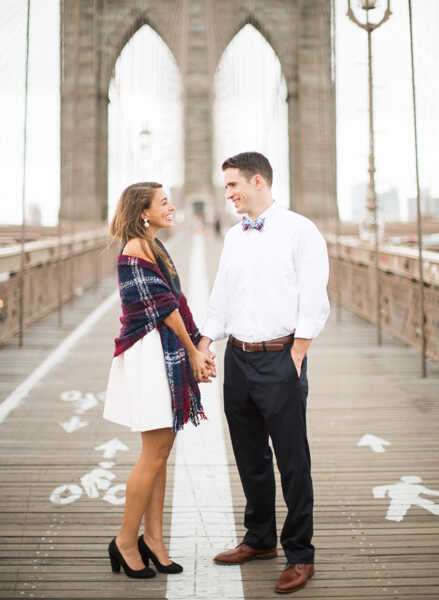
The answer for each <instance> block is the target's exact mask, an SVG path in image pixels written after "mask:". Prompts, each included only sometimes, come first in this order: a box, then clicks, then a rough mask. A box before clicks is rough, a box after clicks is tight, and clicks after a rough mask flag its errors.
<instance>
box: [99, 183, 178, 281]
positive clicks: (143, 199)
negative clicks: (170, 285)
mask: <svg viewBox="0 0 439 600" xmlns="http://www.w3.org/2000/svg"><path fill="white" fill-rule="evenodd" d="M162 187H163V186H162V184H161V183H157V182H156V181H144V182H141V183H133V184H132V185H129V186H128V187H127V188H126V189H125V190H124V191H123V192H122V195H121V197H120V198H119V201H118V203H117V206H116V211H115V213H114V216H113V219H112V220H111V223H110V235H111V237H112V238H113V239H115V240H119V241H120V242H121V252H122V250H123V248H124V246H125V244H126V243H127V242H128V241H129V240H131V239H133V238H139V240H140V244H141V245H142V248H143V251H144V252H145V254H146V255H148V251H147V247H146V245H145V240H147V241H148V243H149V245H150V248H151V250H152V253H153V254H154V257H155V259H156V260H157V261H158V262H161V261H162V262H163V263H164V264H165V265H166V268H167V269H169V272H170V273H171V274H175V268H174V265H173V264H172V263H171V262H170V260H169V257H168V255H167V254H166V253H165V252H164V251H163V249H162V248H161V247H160V246H159V244H157V242H156V241H155V240H153V239H152V238H150V237H148V236H147V233H146V232H147V228H146V227H145V225H144V222H143V219H142V216H141V215H142V212H143V211H144V210H147V209H148V208H149V207H150V206H151V202H152V199H153V197H154V194H155V192H156V190H157V189H159V188H162Z"/></svg>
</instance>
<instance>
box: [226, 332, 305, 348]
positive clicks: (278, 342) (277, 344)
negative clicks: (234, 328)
mask: <svg viewBox="0 0 439 600" xmlns="http://www.w3.org/2000/svg"><path fill="white" fill-rule="evenodd" d="M229 340H230V342H231V344H232V346H235V348H239V349H240V350H244V352H280V351H281V350H283V349H284V348H285V347H286V346H289V345H290V344H291V342H292V341H293V340H294V334H293V333H292V334H290V335H284V336H283V337H280V338H276V339H274V340H268V341H266V342H241V340H238V339H236V338H235V337H233V335H231V336H230V337H229Z"/></svg>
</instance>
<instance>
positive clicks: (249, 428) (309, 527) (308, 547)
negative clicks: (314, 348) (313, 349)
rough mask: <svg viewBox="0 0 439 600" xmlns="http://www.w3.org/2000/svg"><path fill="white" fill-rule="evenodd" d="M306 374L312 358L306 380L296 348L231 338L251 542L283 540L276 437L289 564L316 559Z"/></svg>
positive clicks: (229, 409)
mask: <svg viewBox="0 0 439 600" xmlns="http://www.w3.org/2000/svg"><path fill="white" fill-rule="evenodd" d="M306 371H307V357H305V359H304V361H303V363H302V371H301V374H300V378H299V376H298V374H297V370H296V367H295V365H294V363H293V360H292V358H291V354H290V345H288V346H287V347H286V348H285V349H284V350H281V351H279V352H270V351H269V352H245V351H244V350H240V349H239V348H236V347H234V346H232V344H231V342H230V340H229V341H228V343H227V348H226V353H225V359H224V410H225V414H226V417H227V422H228V425H229V430H230V436H231V441H232V446H233V451H234V454H235V459H236V464H237V467H238V471H239V476H240V478H241V483H242V487H243V489H244V494H245V497H246V508H245V519H244V525H245V527H246V530H247V532H246V534H245V537H244V539H243V542H244V543H246V544H248V545H249V546H251V547H253V548H258V549H261V548H273V547H275V546H276V544H277V530H276V513H275V494H276V488H275V479H274V470H273V453H272V450H271V447H270V445H269V439H271V443H272V447H273V449H274V453H275V457H276V462H277V466H278V469H279V472H280V475H281V482H282V492H283V496H284V499H285V503H286V505H287V509H288V512H287V516H286V519H285V522H284V524H283V528H282V532H281V536H280V541H281V544H282V547H283V549H284V552H285V555H286V558H287V561H288V563H289V564H295V563H313V562H314V546H313V545H312V543H311V539H312V535H313V501H314V498H313V485H312V478H311V456H310V451H309V445H308V439H307V433H306V402H307V396H308V380H307V374H306Z"/></svg>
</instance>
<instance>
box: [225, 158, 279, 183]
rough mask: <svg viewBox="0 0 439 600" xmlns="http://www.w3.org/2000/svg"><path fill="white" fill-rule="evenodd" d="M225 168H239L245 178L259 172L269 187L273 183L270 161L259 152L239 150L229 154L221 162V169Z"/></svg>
mask: <svg viewBox="0 0 439 600" xmlns="http://www.w3.org/2000/svg"><path fill="white" fill-rule="evenodd" d="M226 169H239V170H240V171H241V173H242V174H243V175H244V177H245V178H246V179H247V180H248V179H250V178H251V177H253V175H256V174H259V175H262V177H263V178H264V179H265V181H266V182H267V184H268V185H269V186H270V187H271V186H272V184H273V169H272V167H271V165H270V162H269V160H268V158H267V157H266V156H264V155H263V154H260V153H259V152H241V153H240V154H235V156H231V157H230V158H228V159H227V160H225V161H224V162H223V164H222V170H223V171H225V170H226Z"/></svg>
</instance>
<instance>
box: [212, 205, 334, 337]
mask: <svg viewBox="0 0 439 600" xmlns="http://www.w3.org/2000/svg"><path fill="white" fill-rule="evenodd" d="M259 216H260V217H265V222H264V228H263V230H262V231H257V230H256V229H249V230H247V231H244V230H243V229H242V225H241V223H237V224H236V225H234V226H233V227H232V228H231V229H229V231H228V232H227V233H226V236H225V238H224V247H223V251H222V254H221V258H220V262H219V266H218V272H217V275H216V279H215V283H214V286H213V289H212V293H211V295H210V299H209V306H208V310H207V318H206V321H205V323H204V325H203V327H202V328H201V333H202V334H203V335H204V336H206V337H208V338H210V339H211V340H219V339H222V338H224V337H227V336H229V335H233V336H234V337H236V338H238V339H239V340H242V341H243V342H261V341H267V340H271V339H274V338H278V337H281V336H284V335H288V334H291V333H293V332H294V333H295V336H296V338H308V339H310V338H314V337H316V336H317V335H318V334H319V333H320V331H321V330H322V329H323V327H324V325H325V322H326V320H327V318H328V316H329V300H328V294H327V291H326V287H327V284H328V275H329V261H328V252H327V248H326V242H325V240H324V238H323V236H322V235H321V233H320V232H319V230H318V229H317V227H316V226H315V225H314V223H313V222H312V221H310V220H309V219H307V218H306V217H304V216H302V215H300V214H298V213H296V212H293V211H291V210H288V209H286V208H283V207H281V206H278V205H277V203H276V202H274V203H273V204H272V205H271V206H270V207H269V208H268V209H266V210H265V211H264V212H263V213H262V214H261V215H259Z"/></svg>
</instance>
